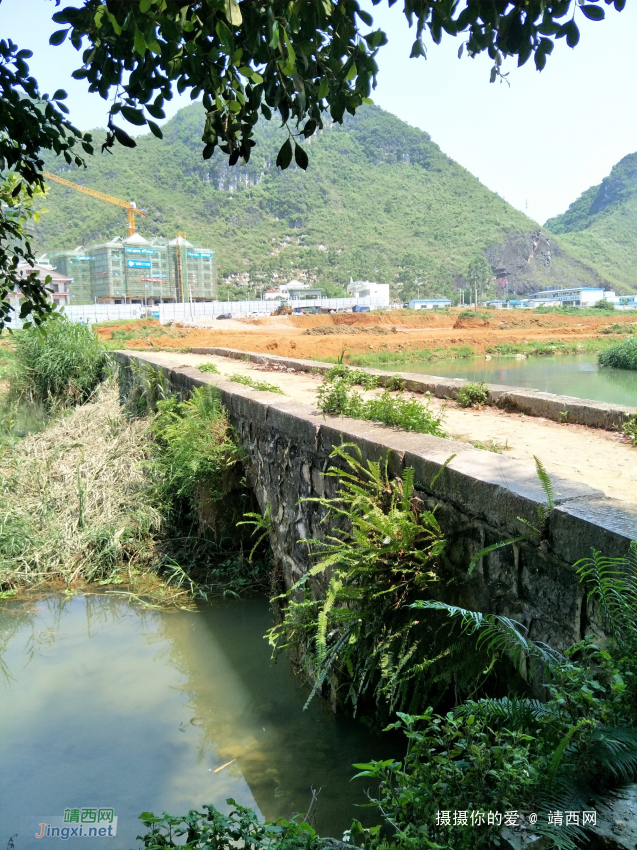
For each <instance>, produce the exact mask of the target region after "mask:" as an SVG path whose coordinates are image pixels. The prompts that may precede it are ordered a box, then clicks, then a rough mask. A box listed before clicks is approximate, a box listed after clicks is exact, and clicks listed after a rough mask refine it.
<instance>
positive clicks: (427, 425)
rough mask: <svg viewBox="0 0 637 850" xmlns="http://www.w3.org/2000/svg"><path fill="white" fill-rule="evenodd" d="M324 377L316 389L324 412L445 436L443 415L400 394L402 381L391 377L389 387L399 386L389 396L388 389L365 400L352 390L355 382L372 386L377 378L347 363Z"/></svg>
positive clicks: (397, 377) (318, 402)
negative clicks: (351, 367)
mask: <svg viewBox="0 0 637 850" xmlns="http://www.w3.org/2000/svg"><path fill="white" fill-rule="evenodd" d="M324 378H325V380H324V381H323V383H322V384H321V385H320V387H319V388H318V390H317V404H318V408H319V410H321V411H322V412H323V413H329V414H332V415H333V416H351V417H352V418H353V419H367V420H369V421H373V422H382V423H383V424H384V425H391V426H393V427H395V428H402V429H403V430H405V431H418V432H419V433H421V434H433V435H434V436H436V437H444V436H446V435H445V433H444V431H443V430H442V416H436V415H435V414H434V413H433V411H432V410H431V408H430V406H429V404H423V403H422V402H420V401H418V400H417V399H415V398H413V397H411V396H407V395H404V394H402V385H403V383H404V382H403V381H402V378H400V376H393V378H392V379H391V381H392V386H394V387H400V388H401V389H400V390H399V392H398V393H396V394H394V395H392V393H391V392H390V390H389V389H385V391H384V392H383V393H382V395H380V396H375V397H373V398H370V399H364V398H363V397H362V395H361V394H360V393H359V392H358V391H357V390H355V389H354V388H353V387H354V386H355V385H357V384H358V385H362V386H363V387H365V388H366V389H374V388H375V387H376V386H377V384H378V378H377V377H376V376H374V375H369V374H368V373H366V372H362V371H359V370H356V369H349V368H348V367H347V366H335V367H334V368H333V369H330V370H329V371H328V372H326V373H325V375H324Z"/></svg>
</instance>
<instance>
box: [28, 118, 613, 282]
mask: <svg viewBox="0 0 637 850" xmlns="http://www.w3.org/2000/svg"><path fill="white" fill-rule="evenodd" d="M203 121H204V112H203V108H202V107H201V106H200V105H198V104H195V105H193V106H191V107H187V108H186V109H183V110H181V111H180V112H179V113H178V114H177V115H176V116H175V117H174V118H173V119H172V120H171V121H170V122H168V123H167V125H166V126H165V128H164V139H163V140H158V139H156V138H155V137H154V136H151V135H148V136H143V137H141V138H139V139H138V146H137V148H135V149H133V150H129V149H125V148H120V147H116V148H115V149H114V151H113V153H112V154H108V153H105V154H101V153H97V154H96V155H95V157H93V158H92V159H91V160H90V161H89V163H88V166H89V167H88V169H86V170H82V169H77V168H75V167H72V168H69V167H68V166H66V165H65V164H64V163H63V162H62V161H60V160H55V159H49V160H48V161H47V168H48V170H50V171H53V172H55V173H58V174H64V176H66V177H67V178H69V179H71V180H74V181H77V182H81V183H84V184H85V185H87V186H91V187H93V188H96V189H99V190H101V191H105V192H108V193H109V194H112V195H116V196H119V197H121V198H125V199H126V200H132V201H135V202H136V203H137V204H138V205H139V206H141V207H143V208H145V209H146V210H147V211H148V213H147V215H146V218H145V219H143V220H140V219H138V223H139V229H140V232H141V233H142V234H143V235H145V236H152V235H161V236H168V237H172V236H174V234H175V232H176V231H177V230H181V231H186V233H187V234H188V237H189V238H191V239H193V240H195V241H198V242H200V243H201V244H202V245H205V246H210V247H214V248H216V249H217V252H218V258H219V273H220V274H219V282H220V284H221V292H222V294H223V293H224V288H223V286H224V283H225V284H226V285H228V284H232V283H242V284H243V285H246V284H247V282H248V281H250V283H251V285H253V286H254V285H255V284H256V285H260V284H264V285H270V284H271V283H273V282H276V280H277V279H278V280H280V279H283V280H288V279H290V278H291V277H303V276H305V277H306V278H307V279H309V280H313V281H317V282H319V283H320V284H321V285H323V286H326V285H327V286H328V290H329V285H330V284H331V285H342V284H344V283H347V281H348V280H349V277H350V275H351V276H352V277H353V278H354V279H370V280H376V281H378V282H387V283H392V284H394V286H395V287H397V288H396V289H395V290H394V291H395V292H396V294H398V295H399V296H400V297H403V298H406V297H410V296H411V295H412V294H415V293H416V286H417V285H418V284H420V293H421V294H426V293H427V294H432V295H434V294H435V295H437V294H450V293H451V291H452V289H453V288H454V286H455V287H457V286H461V285H462V284H463V276H464V275H465V273H466V271H467V267H468V265H469V264H470V263H471V262H472V261H473V260H475V258H476V257H477V256H480V255H482V256H486V257H487V259H488V260H489V262H490V263H491V265H492V267H493V269H494V270H496V271H497V273H498V274H499V276H500V277H504V276H505V275H506V276H508V278H509V292H514V291H516V290H517V291H525V290H527V289H529V288H537V287H542V286H555V285H560V284H564V285H572V284H574V283H577V282H582V283H591V282H595V283H597V282H599V278H598V277H597V275H595V273H594V272H592V270H591V269H589V268H588V267H586V266H584V265H583V264H581V263H579V262H577V261H575V260H573V259H572V258H571V257H570V256H569V255H568V254H566V253H564V252H563V251H561V249H560V246H559V245H558V244H557V243H556V242H555V240H553V239H551V240H550V241H548V240H547V239H546V237H545V235H543V234H542V233H540V231H539V229H538V227H537V225H536V224H535V223H534V222H532V221H531V220H529V219H528V218H527V217H526V216H524V215H523V214H522V213H521V212H519V211H517V210H515V209H513V208H512V207H510V206H509V205H508V204H507V203H505V202H504V201H503V200H502V199H501V198H500V197H499V196H498V195H495V194H494V193H493V192H490V191H489V190H488V189H486V188H485V187H484V186H483V185H482V184H481V183H480V182H479V181H478V180H477V179H476V178H475V177H473V176H472V175H471V174H469V173H468V172H467V171H466V170H465V169H463V168H462V167H461V166H459V165H458V164H457V163H455V162H453V161H452V160H451V159H449V157H447V156H445V154H444V153H442V151H441V150H440V148H439V147H438V146H437V145H436V144H434V143H433V142H432V141H431V139H430V137H429V136H428V135H427V134H426V133H423V132H422V131H420V130H417V129H414V128H413V127H410V126H409V125H407V124H405V123H404V122H402V121H400V120H399V119H397V118H395V117H394V116H392V115H390V114H389V113H387V112H384V111H382V110H381V109H379V108H377V107H367V108H365V109H362V110H361V111H360V112H359V113H357V115H356V117H354V118H352V117H348V118H347V119H346V121H345V124H344V125H343V126H340V125H335V126H333V127H330V128H327V129H325V130H324V131H323V132H321V133H320V134H319V135H318V136H317V137H315V138H313V139H312V140H311V141H310V142H308V143H306V146H307V149H308V153H309V155H310V165H309V168H308V170H307V172H303V171H301V170H300V169H298V168H296V167H295V166H293V167H292V168H290V169H289V170H288V171H284V172H281V171H280V170H279V169H278V168H276V167H275V166H274V160H275V158H276V152H277V150H278V148H279V146H280V144H281V140H282V139H283V138H284V137H285V136H284V133H285V131H284V130H281V129H280V128H278V126H277V125H276V124H275V123H274V122H271V123H268V122H263V123H262V124H261V125H259V126H258V128H257V135H256V138H257V142H258V143H257V146H256V148H254V152H253V155H252V158H251V160H250V162H249V163H248V164H247V165H241V166H236V167H234V168H228V166H227V165H226V164H225V161H224V160H223V158H222V157H213V159H211V160H208V161H206V160H203V159H202V156H201V149H202V143H201V132H202V127H203ZM96 136H97V137H99V136H100V132H99V131H98V133H96ZM45 206H46V207H47V208H48V210H49V212H48V213H47V214H46V215H44V216H43V217H42V219H41V222H40V225H39V226H38V231H37V233H38V240H39V247H40V248H42V249H43V250H48V251H53V250H55V249H60V248H73V247H75V246H76V245H79V244H83V245H88V244H90V243H92V242H95V241H98V240H104V239H106V238H112V237H113V236H115V235H117V234H125V232H126V229H125V224H126V216H125V212H124V211H123V210H121V209H119V208H118V207H115V206H111V205H109V204H106V203H104V202H101V201H98V200H93V199H92V198H90V197H87V196H85V195H82V194H79V193H77V192H74V191H73V190H71V189H66V188H64V187H62V186H59V185H57V184H54V183H53V184H51V187H50V192H49V194H48V196H47V198H46V203H45ZM399 284H402V286H399ZM334 291H335V290H334ZM493 291H495V290H493Z"/></svg>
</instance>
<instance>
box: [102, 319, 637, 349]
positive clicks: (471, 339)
mask: <svg viewBox="0 0 637 850" xmlns="http://www.w3.org/2000/svg"><path fill="white" fill-rule="evenodd" d="M614 322H618V323H624V322H628V323H633V324H634V323H635V318H634V316H633V315H624V316H622V315H613V316H610V317H609V316H608V315H600V316H599V317H598V316H577V315H575V316H563V315H558V314H545V315H540V316H537V315H534V314H532V313H526V312H522V311H520V312H516V311H511V310H493V311H490V312H489V318H488V319H487V320H484V319H482V318H479V317H477V318H473V317H472V318H460V317H459V311H451V312H450V313H447V314H445V313H435V312H433V311H426V312H425V311H413V310H411V311H402V310H393V311H386V312H381V311H375V312H371V313H334V314H329V315H316V316H314V315H312V316H265V317H263V318H246V319H228V320H224V321H217V320H210V319H206V320H200V321H198V322H193V323H190V324H181V325H178V326H177V329H178V330H179V331H180V332H179V335H177V334H176V332H175V330H176V329H170V328H167V329H166V333H165V334H158V333H157V330H158V328H159V325H158V323H157V321H156V320H148V321H146V322H144V323H143V325H142V323H133V322H122V324H121V325H119V326H117V325H112V324H110V325H108V326H104V327H98V328H97V332H98V334H99V336H100V338H101V339H105V340H108V339H110V338H111V333H112V332H113V331H115V330H126V331H128V332H133V333H134V332H135V330H136V329H138V330H139V336H138V337H135V338H132V339H130V340H127V341H126V342H125V343H122V344H123V345H125V347H126V348H132V349H138V350H140V349H149V350H152V349H170V348H175V349H177V348H179V349H184V348H191V347H205V346H227V347H228V348H236V349H241V350H244V351H259V352H265V353H271V354H279V355H282V356H288V357H303V358H314V359H317V358H318V359H320V358H335V357H338V356H339V355H340V354H341V352H342V351H343V350H345V352H346V354H348V353H349V354H355V353H356V354H362V353H369V352H381V351H402V352H408V351H418V350H422V349H425V348H426V349H430V350H434V349H439V350H450V349H452V348H455V347H458V346H465V345H470V346H471V347H472V348H473V349H474V351H475V352H476V354H483V353H485V352H486V350H487V348H490V347H493V346H494V345H498V344H502V343H513V344H516V343H522V342H530V343H532V342H551V341H557V340H561V341H566V342H571V343H578V342H584V341H585V340H587V339H599V338H600V336H599V334H600V331H601V330H603V329H604V328H607V327H608V326H609V325H610V324H611V323H614ZM340 328H342V330H343V332H342V333H339V332H338V331H339V329H340ZM346 328H347V330H346ZM308 330H310V331H311V333H308ZM357 331H364V332H362V333H357ZM151 334H152V335H151ZM182 334H183V335H182Z"/></svg>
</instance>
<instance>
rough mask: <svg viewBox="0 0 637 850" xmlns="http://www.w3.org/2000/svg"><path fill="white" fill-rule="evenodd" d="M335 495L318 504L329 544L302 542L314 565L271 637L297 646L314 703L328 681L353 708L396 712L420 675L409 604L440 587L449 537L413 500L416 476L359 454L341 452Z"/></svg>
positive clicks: (418, 637)
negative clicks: (363, 701)
mask: <svg viewBox="0 0 637 850" xmlns="http://www.w3.org/2000/svg"><path fill="white" fill-rule="evenodd" d="M332 458H334V459H336V460H338V461H340V463H341V466H340V467H333V468H331V469H330V470H328V472H327V473H326V475H327V476H328V477H332V478H335V479H337V481H338V485H339V490H338V494H337V496H336V497H335V498H332V499H329V498H314V499H308V500H305V501H309V502H314V503H315V504H316V505H317V506H318V508H319V509H320V510H321V511H322V513H323V522H324V523H328V522H329V523H331V527H332V531H329V532H328V533H327V534H326V536H325V538H324V539H323V540H308V541H305V542H306V543H307V545H308V546H309V547H310V549H311V551H312V555H313V558H314V560H315V563H314V565H313V566H312V567H311V569H310V570H309V571H308V573H307V574H306V575H305V576H304V577H303V578H302V579H301V580H300V581H298V582H297V583H296V584H295V585H294V587H292V589H291V590H290V591H288V593H287V594H285V602H286V607H285V611H284V616H283V619H282V622H281V623H280V624H278V625H277V626H275V627H274V628H273V629H272V630H271V632H270V633H269V636H270V641H271V643H272V645H273V647H274V649H275V651H278V650H280V649H282V648H283V647H288V648H291V649H292V650H293V652H294V654H295V655H296V657H297V658H299V660H301V661H302V663H303V666H304V668H305V669H306V671H307V672H308V674H309V678H310V680H311V681H312V685H313V687H312V691H311V694H310V697H309V699H311V698H312V697H313V696H314V695H315V694H316V693H317V692H319V691H320V690H321V689H322V688H323V685H324V684H325V683H326V681H328V680H329V683H330V686H331V688H332V692H333V695H334V696H335V697H336V695H338V697H339V698H341V699H343V701H345V702H349V703H350V704H351V705H352V707H353V709H354V711H356V709H357V707H358V703H359V700H360V698H361V697H362V696H364V695H367V696H369V697H370V698H372V699H373V700H374V701H375V702H376V703H378V704H380V703H381V702H382V703H384V704H386V706H387V709H388V710H389V711H391V710H394V709H395V708H399V707H400V706H402V705H403V703H405V702H406V701H407V700H408V698H409V696H410V690H411V688H410V685H411V684H412V683H413V680H414V678H416V677H418V676H419V675H420V673H421V672H422V669H423V667H422V665H423V663H424V662H423V655H424V651H423V646H422V634H421V633H420V632H421V630H419V629H418V625H419V624H418V621H415V620H414V619H413V617H412V616H411V615H410V612H409V609H408V608H407V604H408V603H409V602H410V601H412V600H413V599H414V598H415V595H416V594H422V593H423V592H425V591H426V589H427V588H428V587H429V586H430V585H431V584H432V583H434V582H437V581H438V578H439V577H438V572H437V565H438V560H439V557H440V555H441V554H442V552H443V550H444V547H445V540H444V538H443V535H442V532H441V530H440V526H439V524H438V521H437V520H436V517H435V514H434V512H433V511H429V510H425V509H424V506H423V505H422V503H421V502H420V501H419V500H418V499H416V498H415V496H414V488H413V470H412V469H406V470H405V471H404V473H403V475H402V477H401V478H399V479H391V478H390V477H389V476H388V473H387V466H386V463H375V462H372V461H368V462H367V463H366V464H364V463H362V461H361V459H360V458H361V455H360V450H359V449H358V448H357V447H356V446H352V445H349V444H345V445H343V446H340V447H338V448H336V449H335V450H334V452H333V453H332Z"/></svg>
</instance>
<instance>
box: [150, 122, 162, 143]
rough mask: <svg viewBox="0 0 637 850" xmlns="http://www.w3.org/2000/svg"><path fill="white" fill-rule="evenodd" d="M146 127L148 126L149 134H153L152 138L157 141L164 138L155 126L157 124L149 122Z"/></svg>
mask: <svg viewBox="0 0 637 850" xmlns="http://www.w3.org/2000/svg"><path fill="white" fill-rule="evenodd" d="M148 126H149V128H150V132H151V133H152V134H153V136H156V137H157V138H158V139H163V138H164V134H163V133H162V131H161V129H160V128H159V127H158V126H157V124H155V122H154V121H149V122H148Z"/></svg>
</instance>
